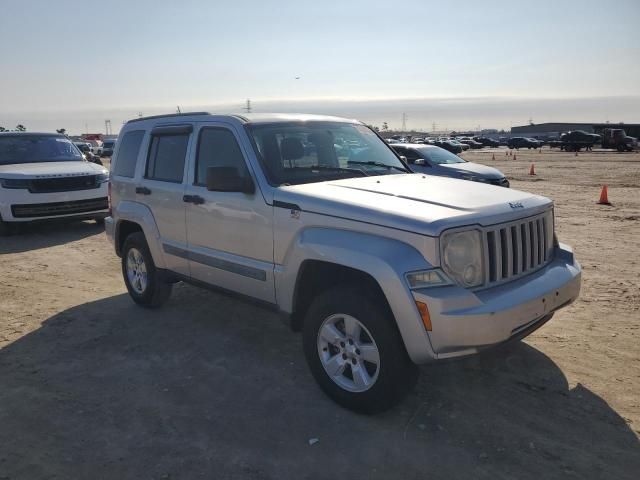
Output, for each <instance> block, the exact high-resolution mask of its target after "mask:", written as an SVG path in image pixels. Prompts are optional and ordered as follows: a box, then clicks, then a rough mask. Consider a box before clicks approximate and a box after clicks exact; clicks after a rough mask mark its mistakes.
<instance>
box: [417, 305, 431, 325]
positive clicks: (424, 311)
mask: <svg viewBox="0 0 640 480" xmlns="http://www.w3.org/2000/svg"><path fill="white" fill-rule="evenodd" d="M416 306H417V307H418V311H419V312H420V317H421V318H422V323H423V324H424V328H426V329H427V331H428V332H430V331H431V316H430V315H429V309H428V308H427V304H426V303H423V302H418V301H416Z"/></svg>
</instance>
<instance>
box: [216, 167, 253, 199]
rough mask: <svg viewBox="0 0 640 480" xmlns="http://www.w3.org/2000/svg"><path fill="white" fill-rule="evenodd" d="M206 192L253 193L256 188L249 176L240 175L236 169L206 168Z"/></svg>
mask: <svg viewBox="0 0 640 480" xmlns="http://www.w3.org/2000/svg"><path fill="white" fill-rule="evenodd" d="M207 190H209V191H214V192H242V193H255V191H256V186H255V185H254V184H253V180H252V179H251V177H250V176H249V175H240V173H239V172H238V169H237V168H236V167H208V168H207Z"/></svg>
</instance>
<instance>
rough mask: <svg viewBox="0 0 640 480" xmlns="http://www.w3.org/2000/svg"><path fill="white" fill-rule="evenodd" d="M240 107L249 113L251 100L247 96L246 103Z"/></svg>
mask: <svg viewBox="0 0 640 480" xmlns="http://www.w3.org/2000/svg"><path fill="white" fill-rule="evenodd" d="M242 109H243V110H244V111H245V112H247V113H251V100H249V99H248V98H247V103H246V104H245V106H244V107H243V108H242Z"/></svg>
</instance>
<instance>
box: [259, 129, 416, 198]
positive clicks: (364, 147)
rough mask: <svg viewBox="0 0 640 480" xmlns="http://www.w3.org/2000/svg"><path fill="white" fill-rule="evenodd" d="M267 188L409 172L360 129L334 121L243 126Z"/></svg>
mask: <svg viewBox="0 0 640 480" xmlns="http://www.w3.org/2000/svg"><path fill="white" fill-rule="evenodd" d="M248 129H249V131H250V134H251V136H252V138H253V140H254V142H255V146H256V149H257V155H258V157H259V158H260V160H261V162H262V165H263V166H264V168H265V170H266V174H267V177H268V178H269V182H270V183H271V184H272V185H296V184H301V183H313V182H323V181H326V180H335V179H338V178H349V177H362V176H367V175H384V174H391V173H410V171H409V170H407V168H406V167H405V166H404V165H403V164H402V162H401V161H400V160H399V159H398V157H396V156H395V155H394V153H393V152H392V151H391V149H390V148H389V147H388V146H387V145H386V144H385V143H384V142H383V141H382V140H380V138H379V137H378V136H377V135H376V134H375V133H374V132H372V131H371V130H370V129H369V128H368V127H365V126H364V125H358V124H351V123H339V122H303V123H271V124H265V125H252V126H248Z"/></svg>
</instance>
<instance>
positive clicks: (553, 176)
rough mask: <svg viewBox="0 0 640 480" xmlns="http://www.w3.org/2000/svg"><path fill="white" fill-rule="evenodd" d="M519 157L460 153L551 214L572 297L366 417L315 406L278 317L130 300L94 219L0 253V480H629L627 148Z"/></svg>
mask: <svg viewBox="0 0 640 480" xmlns="http://www.w3.org/2000/svg"><path fill="white" fill-rule="evenodd" d="M492 154H495V156H496V158H495V160H491V156H492ZM516 155H517V159H514V158H513V157H506V156H505V150H503V149H498V150H483V151H480V152H469V153H466V154H465V155H464V156H465V157H466V158H467V159H469V160H472V161H479V162H481V163H486V164H489V165H492V166H495V167H497V168H499V169H501V170H502V171H503V172H505V173H506V175H507V176H508V177H509V178H510V179H511V180H512V187H513V188H516V189H521V190H528V191H532V192H535V193H539V194H542V195H545V196H548V197H551V198H553V199H554V200H555V202H556V219H557V220H556V224H557V230H558V235H559V237H560V240H561V241H563V242H566V243H568V244H571V245H573V247H574V249H575V252H576V255H577V257H578V259H579V260H580V262H581V263H582V266H583V268H584V276H583V282H584V283H583V290H582V294H581V297H580V299H579V300H578V301H577V302H576V303H575V304H573V305H572V306H570V307H569V308H566V309H565V310H562V311H561V312H560V313H558V314H557V315H556V316H555V317H554V319H553V320H552V321H551V322H549V323H548V324H547V325H546V326H544V327H543V328H542V329H541V330H539V331H537V332H536V333H535V334H533V335H532V336H530V337H529V338H527V339H526V340H525V341H523V342H520V343H517V344H513V345H510V346H507V347H503V348H500V349H497V350H494V351H492V352H490V353H487V354H484V355H482V356H477V357H474V358H470V359H467V360H463V361H458V362H451V363H447V364H443V365H436V366H428V367H421V375H420V380H419V384H418V387H417V389H416V390H415V392H414V393H412V394H411V395H410V396H409V397H408V398H407V399H406V400H405V401H404V402H403V403H402V404H401V405H400V406H398V407H397V408H395V409H393V410H392V411H390V412H387V413H385V414H382V415H378V416H374V417H367V416H362V415H357V414H354V413H351V412H349V411H346V410H343V409H341V408H340V407H338V406H337V405H335V404H334V403H332V402H331V401H330V400H329V399H327V398H326V397H325V396H324V395H323V394H322V393H321V392H320V390H319V388H318V387H317V386H316V384H315V383H314V381H313V379H312V377H311V375H310V374H309V372H308V370H307V368H306V365H305V362H304V358H303V354H302V349H301V340H300V337H299V335H297V334H294V333H291V332H290V331H288V330H287V329H286V328H285V327H284V325H282V324H281V323H280V322H279V320H278V319H277V318H276V316H275V315H274V314H271V313H268V312H265V311H263V310H261V309H259V308H258V307H256V306H252V305H247V304H244V303H240V302H239V301H238V300H234V299H231V298H228V297H225V296H222V295H218V294H214V293H211V292H208V291H203V290H199V289H197V288H195V287H191V286H186V285H182V284H180V285H177V286H176V288H175V289H174V295H173V297H172V299H171V300H170V301H169V302H168V303H167V304H166V305H165V307H163V308H162V309H160V310H156V311H147V310H144V309H141V308H139V307H137V306H135V305H134V304H133V303H132V301H131V300H130V299H129V297H128V296H127V295H126V293H125V288H124V285H123V282H122V279H121V273H120V266H119V259H118V258H117V257H116V256H115V255H114V253H113V250H112V249H111V247H110V245H109V244H108V242H107V240H106V238H105V235H104V233H103V231H102V229H101V228H99V227H98V226H96V225H95V224H93V223H92V222H79V223H71V224H55V225H41V226H33V227H29V228H26V229H24V230H23V231H22V232H21V233H20V234H19V235H17V236H13V237H8V238H2V239H0V253H1V255H0V479H18V478H19V479H45V478H46V479H52V478H57V479H76V478H77V479H84V478H91V479H125V478H148V479H169V478H171V479H178V478H179V479H184V478H207V479H212V478H225V479H226V478H231V479H234V478H237V479H241V478H242V479H244V478H250V479H276V478H292V479H304V478H309V479H316V478H352V479H360V478H400V479H403V480H404V479H424V478H429V479H435V478H447V479H451V478H492V479H495V478H505V479H506V478H615V479H627V478H628V479H632V478H633V479H636V478H638V472H640V442H639V437H640V287H639V284H640V265H639V262H640V255H639V252H640V248H639V246H640V240H639V237H640V154H615V153H603V152H598V151H594V152H593V153H581V154H580V155H579V156H577V157H576V156H574V155H573V154H572V153H564V152H558V151H554V152H551V151H549V150H548V149H545V150H543V151H542V153H539V152H537V151H522V150H521V151H519V152H517V153H516ZM533 162H535V168H536V172H537V176H535V177H533V176H529V175H527V173H528V171H529V166H530V164H531V163H533ZM605 183H606V184H608V186H609V198H610V200H611V202H612V203H613V206H601V205H596V200H597V199H598V196H599V194H600V187H601V185H602V184H605ZM310 439H318V440H319V441H318V442H317V443H314V444H310V442H309V440H310Z"/></svg>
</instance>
